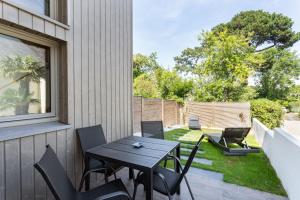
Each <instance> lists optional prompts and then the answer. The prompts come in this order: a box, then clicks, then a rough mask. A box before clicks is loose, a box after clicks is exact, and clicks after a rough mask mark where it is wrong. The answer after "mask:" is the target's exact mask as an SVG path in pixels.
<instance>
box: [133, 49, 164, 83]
mask: <svg viewBox="0 0 300 200" xmlns="http://www.w3.org/2000/svg"><path fill="white" fill-rule="evenodd" d="M159 68H161V66H160V65H159V64H158V62H157V54H156V53H151V54H150V55H149V56H147V55H143V54H140V53H138V54H135V55H134V56H133V79H135V78H137V77H138V76H140V75H142V74H144V73H153V72H154V71H155V70H156V69H159Z"/></svg>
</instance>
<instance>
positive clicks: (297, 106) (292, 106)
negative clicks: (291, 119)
mask: <svg viewBox="0 0 300 200" xmlns="http://www.w3.org/2000/svg"><path fill="white" fill-rule="evenodd" d="M289 110H290V111H291V112H300V100H298V101H293V102H290V103H289Z"/></svg>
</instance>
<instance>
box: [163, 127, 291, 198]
mask: <svg viewBox="0 0 300 200" xmlns="http://www.w3.org/2000/svg"><path fill="white" fill-rule="evenodd" d="M212 132H218V131H216V130H211V129H203V130H202V131H189V130H188V129H186V128H182V129H176V130H172V131H169V132H166V139H168V140H178V138H179V137H182V136H184V137H183V138H181V139H183V140H184V141H181V147H182V148H189V149H190V148H192V147H191V146H190V145H188V144H194V143H195V141H197V140H198V139H199V138H200V136H201V134H202V133H207V134H209V133H212ZM247 142H248V144H249V145H252V146H258V145H257V143H256V141H255V138H254V137H253V136H251V135H249V136H248V137H247ZM200 149H201V150H203V151H204V154H197V155H196V157H199V158H206V159H209V160H212V161H213V164H212V166H208V165H204V164H198V163H193V165H192V166H193V167H197V168H202V169H206V170H212V171H216V172H220V173H222V174H224V181H225V182H227V183H233V184H237V185H242V186H246V187H249V188H253V189H257V190H261V191H265V192H270V193H274V194H278V195H283V196H287V194H286V192H285V190H284V188H283V187H282V185H281V182H280V180H279V179H278V177H277V175H276V172H275V171H274V169H273V168H272V166H271V164H270V162H269V160H268V158H267V157H266V155H265V154H264V153H263V152H261V153H253V154H248V155H247V156H225V155H223V152H222V151H220V150H219V149H218V148H216V147H215V146H213V145H212V144H211V143H209V142H208V141H207V140H206V139H205V140H204V141H203V142H202V144H201V146H200ZM181 155H187V156H188V155H189V152H184V151H181ZM182 163H183V164H184V163H185V160H182ZM168 164H169V167H172V166H171V165H172V164H171V163H168Z"/></svg>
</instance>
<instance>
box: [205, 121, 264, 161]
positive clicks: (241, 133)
mask: <svg viewBox="0 0 300 200" xmlns="http://www.w3.org/2000/svg"><path fill="white" fill-rule="evenodd" d="M250 130H251V128H249V127H247V128H225V130H224V131H222V134H221V135H220V137H218V136H214V135H213V134H205V137H207V138H208V140H209V142H211V143H213V144H214V145H216V146H217V147H219V148H220V149H222V150H223V153H224V155H227V156H245V155H247V154H248V153H259V152H260V148H258V147H253V146H249V145H248V144H247V142H246V141H245V138H246V137H247V135H248V134H249V132H250ZM229 144H237V145H238V146H239V147H240V148H231V147H229V146H228V145H229Z"/></svg>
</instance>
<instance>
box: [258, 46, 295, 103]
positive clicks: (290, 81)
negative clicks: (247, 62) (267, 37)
mask: <svg viewBox="0 0 300 200" xmlns="http://www.w3.org/2000/svg"><path fill="white" fill-rule="evenodd" d="M262 55H263V56H264V60H265V62H264V63H263V64H262V65H261V66H260V67H258V68H257V69H256V75H257V77H258V81H257V89H258V93H259V96H260V97H262V98H268V99H280V100H285V99H287V98H288V96H289V94H290V92H291V91H292V89H293V87H294V86H295V80H296V79H298V77H299V76H300V60H299V58H298V57H297V55H296V54H295V52H290V51H289V50H287V49H278V48H271V49H268V50H266V51H264V52H263V53H262Z"/></svg>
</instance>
